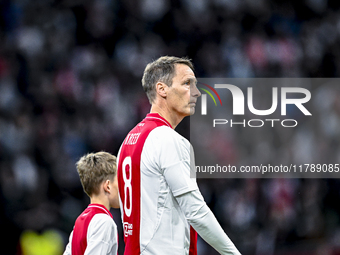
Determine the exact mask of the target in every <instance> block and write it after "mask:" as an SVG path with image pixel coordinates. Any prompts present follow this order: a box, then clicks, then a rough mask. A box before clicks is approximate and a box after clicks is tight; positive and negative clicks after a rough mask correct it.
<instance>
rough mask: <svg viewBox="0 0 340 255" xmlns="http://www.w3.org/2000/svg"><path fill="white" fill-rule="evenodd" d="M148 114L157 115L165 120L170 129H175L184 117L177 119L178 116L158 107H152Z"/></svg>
mask: <svg viewBox="0 0 340 255" xmlns="http://www.w3.org/2000/svg"><path fill="white" fill-rule="evenodd" d="M150 113H158V114H159V115H160V116H161V117H163V118H164V119H166V120H167V121H168V122H169V123H170V125H171V127H172V128H173V129H175V128H176V127H177V125H178V124H179V123H180V122H181V121H182V120H183V118H184V117H179V116H178V115H176V114H174V113H172V114H171V113H170V111H168V110H167V109H164V108H161V107H159V106H158V105H152V106H151V110H150Z"/></svg>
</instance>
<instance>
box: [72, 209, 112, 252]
mask: <svg viewBox="0 0 340 255" xmlns="http://www.w3.org/2000/svg"><path fill="white" fill-rule="evenodd" d="M98 213H106V214H107V215H109V216H110V217H111V218H112V215H111V213H110V212H109V211H108V210H107V209H106V208H105V206H103V205H100V204H90V205H89V206H88V207H87V208H86V209H85V210H84V211H83V212H82V213H81V214H80V215H79V217H78V218H77V220H76V222H75V224H74V229H73V236H72V255H83V254H84V253H85V250H86V247H87V230H88V227H89V224H90V222H91V220H92V218H93V216H95V215H96V214H98Z"/></svg>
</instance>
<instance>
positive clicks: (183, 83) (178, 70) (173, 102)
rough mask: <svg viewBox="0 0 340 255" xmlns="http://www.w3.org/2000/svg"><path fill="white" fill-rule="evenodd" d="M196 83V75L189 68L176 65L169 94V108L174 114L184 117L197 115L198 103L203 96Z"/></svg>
mask: <svg viewBox="0 0 340 255" xmlns="http://www.w3.org/2000/svg"><path fill="white" fill-rule="evenodd" d="M196 83H197V81H196V77H195V74H194V72H193V71H192V70H191V68H190V67H189V66H187V65H185V64H176V65H175V76H174V78H173V80H172V86H171V87H169V88H168V93H167V102H168V106H169V108H170V110H171V111H172V112H174V113H176V114H178V115H179V116H183V117H185V116H189V115H192V114H194V113H195V106H196V101H197V98H198V97H199V96H200V95H201V93H200V92H199V90H198V89H197V87H196Z"/></svg>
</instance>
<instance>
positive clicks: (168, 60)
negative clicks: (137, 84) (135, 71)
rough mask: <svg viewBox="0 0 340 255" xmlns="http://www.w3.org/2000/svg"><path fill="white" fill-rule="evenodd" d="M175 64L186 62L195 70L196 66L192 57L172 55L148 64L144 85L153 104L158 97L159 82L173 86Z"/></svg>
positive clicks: (144, 75) (185, 63)
mask: <svg viewBox="0 0 340 255" xmlns="http://www.w3.org/2000/svg"><path fill="white" fill-rule="evenodd" d="M175 64H184V65H187V66H189V67H190V68H191V69H192V70H194V66H193V64H192V62H191V60H190V59H188V58H178V57H171V56H163V57H160V58H158V59H157V60H155V61H153V62H151V63H149V64H148V65H147V66H146V68H145V70H144V73H143V78H142V85H143V89H144V91H145V93H146V95H147V96H148V99H149V102H150V103H151V104H152V103H153V101H154V99H155V98H156V84H157V82H163V83H165V84H166V85H167V86H169V87H171V85H172V79H173V78H174V76H175V72H176V70H175Z"/></svg>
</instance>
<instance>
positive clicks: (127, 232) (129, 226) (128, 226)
mask: <svg viewBox="0 0 340 255" xmlns="http://www.w3.org/2000/svg"><path fill="white" fill-rule="evenodd" d="M132 228H133V225H132V224H130V223H128V222H124V235H125V237H128V236H129V235H130V236H131V235H132Z"/></svg>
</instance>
